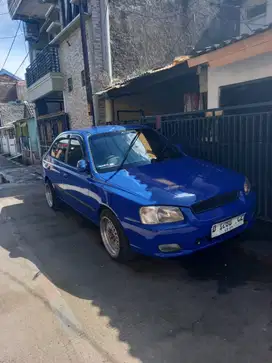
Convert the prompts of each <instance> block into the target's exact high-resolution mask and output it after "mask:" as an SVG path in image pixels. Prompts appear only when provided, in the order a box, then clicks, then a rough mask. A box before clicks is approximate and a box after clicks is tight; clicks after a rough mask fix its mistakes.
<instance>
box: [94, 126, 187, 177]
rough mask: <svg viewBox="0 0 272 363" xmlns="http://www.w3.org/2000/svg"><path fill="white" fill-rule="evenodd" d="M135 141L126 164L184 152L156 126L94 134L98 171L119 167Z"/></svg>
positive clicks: (167, 157) (142, 163)
mask: <svg viewBox="0 0 272 363" xmlns="http://www.w3.org/2000/svg"><path fill="white" fill-rule="evenodd" d="M135 138H136V139H135ZM133 140H134V141H133ZM132 141H133V145H132V147H131V150H130V151H129V154H128V155H127V157H126V159H125V163H124V167H126V168H127V167H129V166H133V165H145V164H151V163H154V162H161V161H163V160H165V159H173V158H178V157H181V156H182V154H181V153H180V152H179V151H178V150H177V148H176V147H175V146H174V145H172V144H171V143H170V142H169V141H168V140H167V139H166V138H164V137H162V136H161V135H159V134H158V133H157V132H156V131H154V130H152V129H148V128H146V129H144V128H143V129H142V130H141V129H140V130H137V129H135V130H124V131H121V132H111V133H106V134H100V135H94V136H92V137H91V138H90V146H91V151H92V155H93V160H94V163H95V166H96V169H97V171H99V172H107V171H113V170H116V169H117V168H118V167H119V166H120V165H121V164H122V162H123V159H124V157H125V156H126V152H127V151H128V149H129V148H130V145H131V143H132Z"/></svg>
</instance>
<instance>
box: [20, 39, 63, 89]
mask: <svg viewBox="0 0 272 363" xmlns="http://www.w3.org/2000/svg"><path fill="white" fill-rule="evenodd" d="M51 72H52V73H56V72H60V65H59V55H58V49H57V47H53V46H47V47H46V48H44V49H43V50H42V51H41V53H39V54H38V55H37V57H36V59H35V60H34V61H33V62H32V63H31V64H30V65H29V66H28V67H27V69H26V84H27V87H30V86H31V85H33V84H34V83H35V82H37V81H38V80H39V79H41V78H42V77H43V76H45V75H46V74H48V73H51Z"/></svg>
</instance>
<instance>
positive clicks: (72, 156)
mask: <svg viewBox="0 0 272 363" xmlns="http://www.w3.org/2000/svg"><path fill="white" fill-rule="evenodd" d="M82 159H84V154H83V151H82V146H81V143H80V141H79V140H77V139H71V143H70V147H69V151H68V158H67V163H68V164H69V165H71V166H74V167H76V166H77V163H78V161H79V160H82Z"/></svg>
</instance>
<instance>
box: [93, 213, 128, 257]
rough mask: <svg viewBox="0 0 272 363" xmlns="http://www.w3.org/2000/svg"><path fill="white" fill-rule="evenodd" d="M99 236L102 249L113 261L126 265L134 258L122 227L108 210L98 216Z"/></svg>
mask: <svg viewBox="0 0 272 363" xmlns="http://www.w3.org/2000/svg"><path fill="white" fill-rule="evenodd" d="M100 234H101V238H102V242H103V244H104V247H105V249H106V251H107V252H108V254H109V255H110V257H111V258H112V259H113V260H115V261H118V262H121V263H126V262H129V261H131V260H132V259H133V258H134V257H135V254H134V253H133V251H132V250H131V247H130V245H129V241H128V239H127V237H126V236H125V233H124V230H123V227H122V226H121V224H120V222H119V221H118V219H117V218H116V217H115V215H114V214H113V213H112V212H111V211H109V210H103V211H102V213H101V215H100Z"/></svg>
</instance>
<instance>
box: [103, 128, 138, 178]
mask: <svg viewBox="0 0 272 363" xmlns="http://www.w3.org/2000/svg"><path fill="white" fill-rule="evenodd" d="M140 133H141V130H139V131H138V132H137V134H136V135H135V136H134V138H133V140H132V141H131V143H130V145H129V147H128V149H127V152H126V153H125V156H124V159H123V160H122V162H121V164H120V165H119V166H118V168H117V169H116V170H115V173H113V174H112V175H111V176H110V177H109V179H107V182H108V181H109V180H111V179H112V178H113V177H114V176H115V175H116V174H117V173H118V172H119V171H120V170H121V169H123V166H124V164H125V162H126V160H127V158H128V155H129V153H130V150H131V149H132V148H133V146H134V144H135V142H136V141H137V140H138V138H139V136H140Z"/></svg>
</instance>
